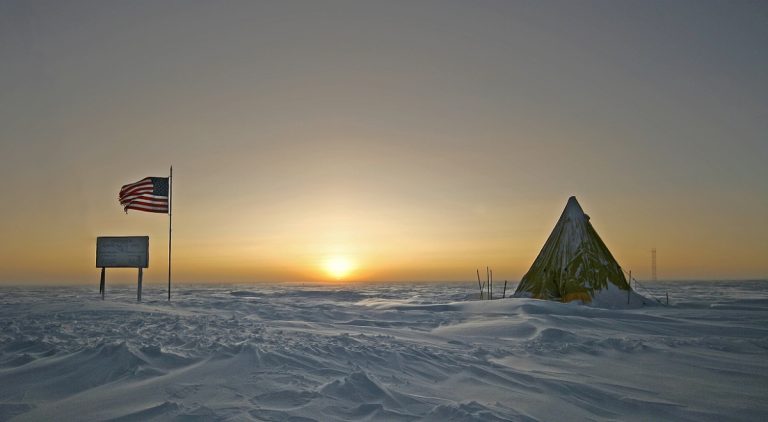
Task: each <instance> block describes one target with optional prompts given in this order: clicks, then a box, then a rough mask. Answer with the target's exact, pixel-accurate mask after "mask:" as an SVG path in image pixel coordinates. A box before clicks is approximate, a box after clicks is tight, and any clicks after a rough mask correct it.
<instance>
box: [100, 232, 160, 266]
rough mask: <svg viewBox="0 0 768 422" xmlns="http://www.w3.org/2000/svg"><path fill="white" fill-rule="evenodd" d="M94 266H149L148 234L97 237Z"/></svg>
mask: <svg viewBox="0 0 768 422" xmlns="http://www.w3.org/2000/svg"><path fill="white" fill-rule="evenodd" d="M96 268H149V236H102V237H97V238H96Z"/></svg>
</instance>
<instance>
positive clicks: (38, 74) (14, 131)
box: [0, 0, 768, 285]
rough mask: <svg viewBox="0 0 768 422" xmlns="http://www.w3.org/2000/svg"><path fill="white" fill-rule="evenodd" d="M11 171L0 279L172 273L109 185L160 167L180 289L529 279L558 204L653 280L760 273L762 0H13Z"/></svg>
mask: <svg viewBox="0 0 768 422" xmlns="http://www.w3.org/2000/svg"><path fill="white" fill-rule="evenodd" d="M0 160H1V161H0V162H1V163H2V165H1V166H0V175H1V176H2V180H3V181H4V183H3V184H2V186H1V187H0V196H1V197H2V201H0V216H1V217H2V218H1V219H0V238H1V239H2V240H1V241H0V282H6V283H9V282H10V283H25V282H38V283H51V282H67V283H71V282H89V283H90V282H92V283H94V285H95V284H96V283H97V282H98V281H97V279H98V270H97V269H96V268H94V265H95V257H94V255H95V243H96V242H95V238H96V236H99V235H149V236H150V251H151V257H150V268H149V270H148V271H147V272H146V273H145V278H146V279H147V280H148V281H149V282H150V283H162V282H163V281H164V279H165V271H166V266H165V265H166V264H165V262H166V260H167V223H168V221H167V220H168V218H167V216H164V215H158V214H149V213H141V212H135V211H131V212H130V213H129V214H127V215H126V214H125V213H123V211H122V209H121V207H120V205H119V204H118V202H117V193H118V190H119V189H120V186H121V185H123V184H127V183H131V182H135V181H137V180H139V179H141V178H143V177H145V176H165V175H167V173H168V167H169V165H171V164H173V166H174V185H173V188H174V272H175V274H176V279H177V280H178V281H210V282H218V281H233V282H245V281H271V280H298V281H303V280H324V279H329V278H332V277H330V276H329V274H327V273H326V272H325V271H324V270H323V267H324V265H325V264H324V263H325V262H326V261H327V260H329V259H345V260H347V261H348V262H349V263H350V264H351V265H352V266H353V269H352V272H351V273H350V274H349V275H348V276H347V277H346V278H347V279H349V280H464V279H467V280H472V278H473V277H474V271H475V268H477V267H482V266H485V265H490V266H492V267H493V268H494V269H495V275H496V277H495V278H496V279H497V280H503V279H509V280H510V281H512V280H515V281H516V280H519V279H520V277H521V276H522V275H523V274H524V273H525V271H526V270H527V269H528V267H529V266H530V265H531V263H532V262H533V259H534V258H535V256H536V254H537V253H538V252H539V250H540V248H541V246H542V245H543V243H544V241H545V239H546V238H547V236H548V235H549V233H550V231H551V229H552V227H553V226H554V224H555V222H556V220H557V218H558V217H559V215H560V212H561V211H562V209H563V207H564V206H565V203H566V201H567V199H568V197H569V196H570V195H576V197H577V198H578V199H579V201H580V203H581V205H582V207H583V208H584V210H585V211H586V212H587V213H589V214H590V215H591V217H592V223H593V225H594V226H595V229H596V230H597V232H598V233H599V234H600V235H601V236H602V238H603V240H604V241H605V242H606V244H607V246H608V247H609V248H610V249H611V250H612V252H613V254H614V256H615V257H616V258H617V260H618V261H619V263H620V264H621V265H622V266H623V267H625V268H627V269H632V270H633V272H634V274H636V275H638V276H639V277H640V278H641V279H643V278H647V277H649V276H650V261H651V259H650V250H651V248H653V247H655V248H657V250H658V272H659V278H662V279H680V278H689V279H702V278H703V279H710V278H765V277H768V182H767V181H768V3H766V2H761V1H755V2H739V1H728V2H725V1H722V2H720V1H696V2H685V1H662V2H653V1H598V2H592V1H571V0H569V1H564V2H555V1H458V2H453V1H402V2H398V1H344V2H328V1H306V2H293V1H274V2H257V1H242V2H239V1H223V2H209V1H199V2H194V1H146V2H141V1H92V2H69V1H68V2H60V1H50V2H35V1H6V0H0ZM109 274H110V275H109V277H110V278H112V279H115V280H132V279H133V278H134V277H135V274H134V272H132V271H130V270H111V272H110V273H109ZM113 274H114V275H113Z"/></svg>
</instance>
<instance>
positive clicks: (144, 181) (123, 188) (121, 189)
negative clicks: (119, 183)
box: [120, 178, 152, 193]
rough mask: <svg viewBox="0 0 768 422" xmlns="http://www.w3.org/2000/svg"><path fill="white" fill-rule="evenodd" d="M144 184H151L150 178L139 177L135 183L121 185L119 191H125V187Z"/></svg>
mask: <svg viewBox="0 0 768 422" xmlns="http://www.w3.org/2000/svg"><path fill="white" fill-rule="evenodd" d="M146 184H149V186H152V179H150V178H145V179H141V180H139V181H138V182H136V183H131V184H128V185H125V186H123V187H122V188H120V193H122V192H123V191H125V190H126V189H131V188H134V187H136V186H140V185H146Z"/></svg>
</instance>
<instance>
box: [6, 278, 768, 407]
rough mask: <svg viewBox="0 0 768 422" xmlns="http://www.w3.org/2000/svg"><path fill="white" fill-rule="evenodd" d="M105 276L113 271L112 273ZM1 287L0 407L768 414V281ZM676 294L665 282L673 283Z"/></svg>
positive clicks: (671, 286) (671, 285) (672, 287)
mask: <svg viewBox="0 0 768 422" xmlns="http://www.w3.org/2000/svg"><path fill="white" fill-rule="evenodd" d="M108 287H109V286H108ZM653 287H654V288H655V289H656V292H657V294H659V293H660V292H663V291H664V289H667V288H668V289H669V292H670V297H671V300H672V302H673V303H674V304H675V305H674V306H671V307H663V306H655V307H646V308H641V309H620V310H608V309H598V308H594V307H587V306H582V305H577V304H575V303H570V304H562V303H557V302H549V301H539V300H532V299H505V300H504V299H502V300H494V301H470V300H467V299H468V298H470V297H471V296H472V295H473V294H476V293H475V291H474V289H476V286H472V284H471V283H467V284H466V285H459V284H441V285H436V284H420V285H402V284H392V285H374V286H370V285H365V286H345V287H339V286H335V287H322V286H316V285H315V286H309V287H302V286H287V285H283V286H261V285H249V286H214V287H200V286H186V287H180V288H179V289H178V290H177V291H176V293H175V294H174V300H173V302H172V303H171V304H168V303H167V302H165V301H164V300H163V298H164V292H163V291H161V290H156V289H145V294H144V298H145V302H143V303H141V304H137V303H136V302H135V300H134V297H135V296H134V295H135V290H134V289H128V288H120V289H115V288H112V289H109V288H108V292H107V299H106V300H105V301H101V300H100V299H99V298H98V295H97V292H96V290H97V289H96V288H95V286H94V288H88V289H86V288H79V287H78V288H48V289H43V288H35V289H32V288H0V420H14V421H15V420H20V421H23V420H38V421H39V420H57V421H66V420H78V421H88V420H110V419H112V420H118V421H146V420H206V421H209V420H266V421H271V420H288V421H312V420H318V421H334V420H345V421H371V420H382V421H409V420H428V421H430V420H431V421H465V420H466V421H469V420H483V421H498V420H513V421H516V420H545V421H556V420H561V421H564V420H639V421H649V420H689V421H707V420H709V421H725V420H766V419H768V289H766V288H767V287H768V282H765V281H755V282H701V283H669V284H666V285H664V284H655V285H654V286H653ZM661 295H663V293H661Z"/></svg>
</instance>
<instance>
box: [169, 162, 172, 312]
mask: <svg viewBox="0 0 768 422" xmlns="http://www.w3.org/2000/svg"><path fill="white" fill-rule="evenodd" d="M172 221H173V166H171V173H170V175H169V176H168V301H169V302H170V301H171V233H172V231H171V227H172V226H171V223H172Z"/></svg>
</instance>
